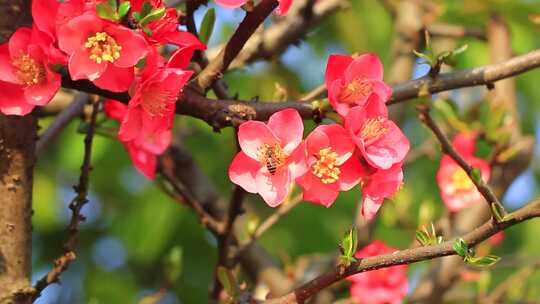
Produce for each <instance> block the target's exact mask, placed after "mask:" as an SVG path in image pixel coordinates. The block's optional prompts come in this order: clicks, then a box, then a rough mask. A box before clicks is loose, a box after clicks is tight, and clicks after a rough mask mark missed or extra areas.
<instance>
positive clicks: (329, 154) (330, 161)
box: [311, 147, 341, 184]
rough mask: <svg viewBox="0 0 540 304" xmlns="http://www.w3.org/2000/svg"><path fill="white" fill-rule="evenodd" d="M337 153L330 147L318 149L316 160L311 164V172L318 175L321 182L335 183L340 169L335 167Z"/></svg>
mask: <svg viewBox="0 0 540 304" xmlns="http://www.w3.org/2000/svg"><path fill="white" fill-rule="evenodd" d="M337 158H338V154H337V153H336V152H333V151H332V148H331V147H328V148H324V149H321V150H320V151H319V157H318V160H317V161H316V162H315V163H314V164H313V165H312V166H311V172H312V173H313V175H315V176H316V177H318V178H319V179H320V180H321V182H322V183H323V184H331V183H335V182H336V181H338V180H339V174H341V170H340V169H339V168H338V167H337V164H336V163H337Z"/></svg>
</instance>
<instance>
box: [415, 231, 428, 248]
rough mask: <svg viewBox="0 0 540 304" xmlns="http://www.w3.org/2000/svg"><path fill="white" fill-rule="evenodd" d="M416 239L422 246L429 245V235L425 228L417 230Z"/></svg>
mask: <svg viewBox="0 0 540 304" xmlns="http://www.w3.org/2000/svg"><path fill="white" fill-rule="evenodd" d="M416 240H417V241H418V243H420V245H422V246H427V245H429V235H428V234H427V233H426V232H425V231H423V230H416Z"/></svg>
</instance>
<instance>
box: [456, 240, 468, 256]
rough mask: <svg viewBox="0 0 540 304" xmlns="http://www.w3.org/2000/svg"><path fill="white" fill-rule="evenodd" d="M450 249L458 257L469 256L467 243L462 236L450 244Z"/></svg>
mask: <svg viewBox="0 0 540 304" xmlns="http://www.w3.org/2000/svg"><path fill="white" fill-rule="evenodd" d="M452 249H454V251H455V252H456V253H457V254H458V255H459V256H460V257H463V258H465V257H468V256H469V246H467V243H465V240H464V239H462V238H459V239H457V240H455V241H454V244H453V245H452Z"/></svg>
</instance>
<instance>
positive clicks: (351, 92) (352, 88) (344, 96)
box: [339, 78, 373, 104]
mask: <svg viewBox="0 0 540 304" xmlns="http://www.w3.org/2000/svg"><path fill="white" fill-rule="evenodd" d="M372 90H373V85H372V84H371V83H370V82H367V81H366V80H365V79H358V78H357V79H354V80H353V81H351V82H349V83H348V84H347V85H346V86H345V87H344V88H343V90H342V91H341V93H340V95H339V100H340V101H341V102H343V103H347V104H353V103H356V102H357V101H358V100H361V99H364V98H366V97H367V96H369V94H371V91H372Z"/></svg>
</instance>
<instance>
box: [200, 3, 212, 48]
mask: <svg viewBox="0 0 540 304" xmlns="http://www.w3.org/2000/svg"><path fill="white" fill-rule="evenodd" d="M215 22H216V13H215V11H214V8H210V9H208V10H207V11H206V14H205V15H204V17H203V20H202V21H201V29H200V31H199V39H200V40H201V42H202V43H204V44H207V43H208V40H210V36H212V32H213V30H214V24H215Z"/></svg>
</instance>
